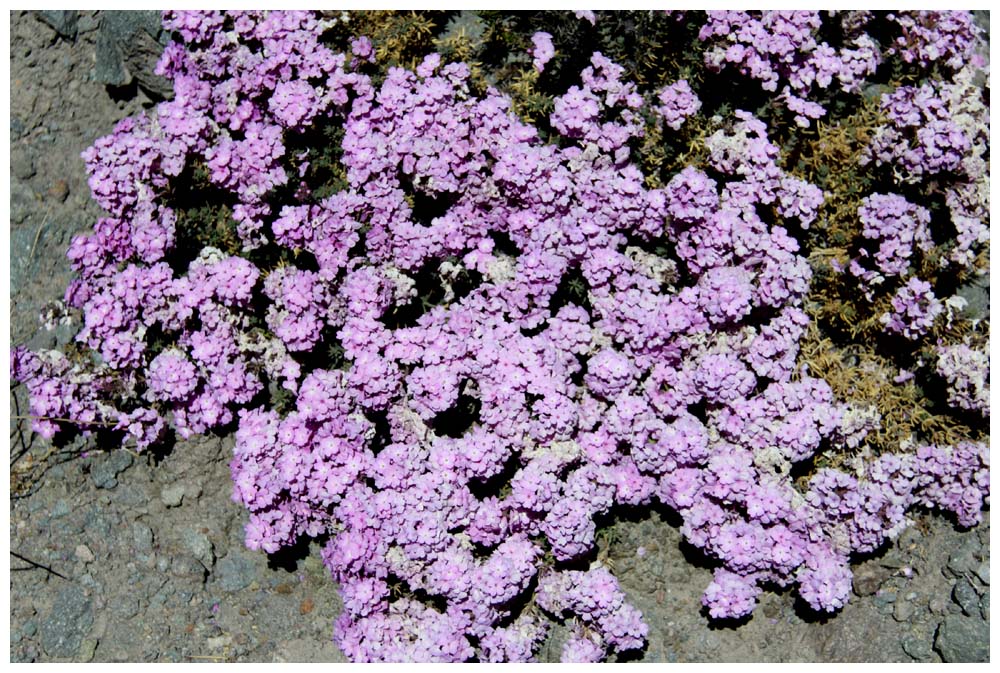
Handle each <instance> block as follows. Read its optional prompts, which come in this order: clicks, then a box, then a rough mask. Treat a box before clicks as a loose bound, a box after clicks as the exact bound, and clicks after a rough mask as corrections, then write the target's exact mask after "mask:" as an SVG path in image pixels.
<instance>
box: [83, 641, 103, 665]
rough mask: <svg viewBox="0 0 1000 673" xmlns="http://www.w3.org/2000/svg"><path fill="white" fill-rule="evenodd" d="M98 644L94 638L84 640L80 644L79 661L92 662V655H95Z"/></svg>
mask: <svg viewBox="0 0 1000 673" xmlns="http://www.w3.org/2000/svg"><path fill="white" fill-rule="evenodd" d="M98 644H99V641H98V640H97V639H96V638H86V639H85V640H84V641H83V642H82V643H80V661H82V662H88V661H93V660H94V654H96V653H97V646H98Z"/></svg>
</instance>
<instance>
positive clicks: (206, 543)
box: [181, 528, 215, 570]
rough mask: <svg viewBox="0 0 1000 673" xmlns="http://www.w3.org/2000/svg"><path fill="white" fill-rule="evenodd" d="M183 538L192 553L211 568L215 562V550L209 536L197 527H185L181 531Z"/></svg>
mask: <svg viewBox="0 0 1000 673" xmlns="http://www.w3.org/2000/svg"><path fill="white" fill-rule="evenodd" d="M181 539H182V540H183V542H184V546H185V548H187V550H188V551H189V552H191V555H192V556H194V557H195V558H196V559H198V560H199V561H201V564H202V565H203V566H205V568H207V569H209V570H211V568H212V566H213V565H214V564H215V550H214V548H213V546H212V541H211V540H209V539H208V536H207V535H205V534H204V533H202V532H201V531H200V530H198V529H197V528H185V529H184V530H183V532H182V533H181Z"/></svg>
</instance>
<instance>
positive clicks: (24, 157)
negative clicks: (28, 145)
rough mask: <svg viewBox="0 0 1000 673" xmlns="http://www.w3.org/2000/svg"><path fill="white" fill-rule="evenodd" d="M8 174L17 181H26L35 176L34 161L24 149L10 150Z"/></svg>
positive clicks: (14, 148)
mask: <svg viewBox="0 0 1000 673" xmlns="http://www.w3.org/2000/svg"><path fill="white" fill-rule="evenodd" d="M10 172H11V173H12V174H13V175H14V177H15V178H17V179H18V180H27V179H28V178H30V177H32V176H33V175H34V174H35V160H34V159H32V157H31V154H30V153H29V152H28V150H27V149H25V148H24V147H12V148H11V151H10Z"/></svg>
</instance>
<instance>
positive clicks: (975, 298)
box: [956, 272, 990, 320]
mask: <svg viewBox="0 0 1000 673" xmlns="http://www.w3.org/2000/svg"><path fill="white" fill-rule="evenodd" d="M956 294H957V295H958V296H959V297H962V298H963V299H965V301H966V302H967V303H966V305H965V308H964V309H963V310H962V313H964V314H965V316H966V317H967V318H968V319H969V320H989V319H990V274H989V272H987V273H985V274H983V275H982V276H977V277H975V278H973V279H972V280H970V281H969V282H968V283H966V284H965V285H962V286H961V287H959V288H958V290H957V291H956Z"/></svg>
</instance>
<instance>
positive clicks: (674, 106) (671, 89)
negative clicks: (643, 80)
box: [653, 79, 701, 131]
mask: <svg viewBox="0 0 1000 673" xmlns="http://www.w3.org/2000/svg"><path fill="white" fill-rule="evenodd" d="M656 99H657V101H658V102H659V105H657V106H656V107H654V108H653V110H654V111H655V112H656V114H658V115H659V116H660V117H661V118H662V119H663V123H664V124H666V125H667V126H668V127H670V128H671V129H673V130H674V131H677V130H679V129H680V127H681V125H682V124H683V123H684V120H685V119H687V118H688V117H690V116H691V115H693V114H695V113H696V112H698V110H700V109H701V101H700V100H699V99H698V96H696V95H695V94H694V92H693V91H692V90H691V85H690V84H688V81H687V80H686V79H681V80H677V81H676V82H674V83H673V84H668V85H667V86H665V87H663V88H662V89H660V90H659V91H658V92H657V94H656Z"/></svg>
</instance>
